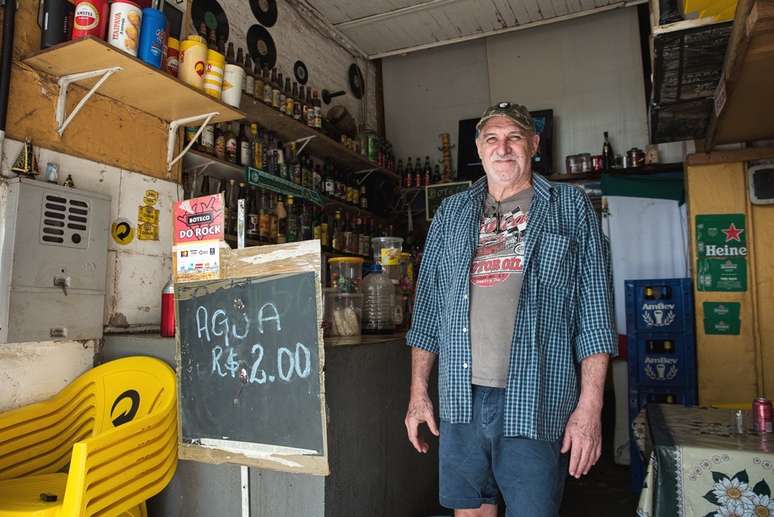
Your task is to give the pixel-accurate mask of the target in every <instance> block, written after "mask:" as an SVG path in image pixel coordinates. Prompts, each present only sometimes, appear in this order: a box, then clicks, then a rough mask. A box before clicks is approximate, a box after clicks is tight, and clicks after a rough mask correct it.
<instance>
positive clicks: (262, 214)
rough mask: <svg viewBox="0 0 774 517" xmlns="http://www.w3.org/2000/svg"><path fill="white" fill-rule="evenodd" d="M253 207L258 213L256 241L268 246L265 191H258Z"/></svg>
mask: <svg viewBox="0 0 774 517" xmlns="http://www.w3.org/2000/svg"><path fill="white" fill-rule="evenodd" d="M255 206H256V210H257V212H258V226H257V230H258V235H257V236H256V239H257V240H258V242H260V243H261V244H269V225H270V221H269V211H268V208H269V195H268V193H267V192H266V191H265V190H263V189H261V190H259V191H258V196H257V197H256V200H255Z"/></svg>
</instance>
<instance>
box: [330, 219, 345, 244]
mask: <svg viewBox="0 0 774 517" xmlns="http://www.w3.org/2000/svg"><path fill="white" fill-rule="evenodd" d="M343 224H344V223H343V222H342V220H341V211H339V210H336V216H335V219H334V221H333V241H332V243H331V244H332V247H333V251H334V252H342V251H344V226H343Z"/></svg>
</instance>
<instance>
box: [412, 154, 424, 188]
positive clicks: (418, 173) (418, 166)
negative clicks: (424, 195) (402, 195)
mask: <svg viewBox="0 0 774 517" xmlns="http://www.w3.org/2000/svg"><path fill="white" fill-rule="evenodd" d="M422 183H424V174H423V173H422V162H421V161H420V159H419V156H417V161H416V162H414V186H415V187H417V188H419V187H421V186H422Z"/></svg>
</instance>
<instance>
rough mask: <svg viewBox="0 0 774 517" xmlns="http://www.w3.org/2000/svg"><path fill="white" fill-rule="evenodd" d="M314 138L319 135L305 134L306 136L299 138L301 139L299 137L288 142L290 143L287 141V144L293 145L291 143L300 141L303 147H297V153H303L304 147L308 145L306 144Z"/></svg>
mask: <svg viewBox="0 0 774 517" xmlns="http://www.w3.org/2000/svg"><path fill="white" fill-rule="evenodd" d="M313 138H317V135H309V136H305V137H303V138H299V139H297V140H293V141H292V142H288V143H287V144H285V145H291V144H298V143H300V144H301V147H299V148H298V149H296V154H301V151H303V150H304V147H306V144H308V143H309V142H311V141H312V139H313Z"/></svg>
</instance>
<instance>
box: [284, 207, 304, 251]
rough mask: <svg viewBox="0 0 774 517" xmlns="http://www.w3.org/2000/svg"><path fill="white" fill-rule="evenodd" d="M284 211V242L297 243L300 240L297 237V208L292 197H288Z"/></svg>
mask: <svg viewBox="0 0 774 517" xmlns="http://www.w3.org/2000/svg"><path fill="white" fill-rule="evenodd" d="M285 211H286V212H287V215H286V216H285V225H286V240H287V242H297V241H299V240H301V239H300V235H299V231H300V225H299V221H298V207H297V206H296V204H295V200H294V198H293V196H288V198H287V206H286V207H285Z"/></svg>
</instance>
